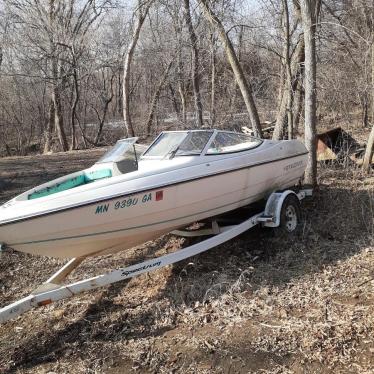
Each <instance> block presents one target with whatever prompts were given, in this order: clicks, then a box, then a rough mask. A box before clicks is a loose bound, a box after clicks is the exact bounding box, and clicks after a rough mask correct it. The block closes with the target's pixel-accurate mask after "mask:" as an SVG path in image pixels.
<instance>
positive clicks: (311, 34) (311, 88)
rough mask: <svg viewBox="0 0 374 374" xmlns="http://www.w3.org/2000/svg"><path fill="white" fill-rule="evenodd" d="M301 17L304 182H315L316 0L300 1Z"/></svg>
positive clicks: (313, 183) (317, 6) (314, 183)
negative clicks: (304, 153)
mask: <svg viewBox="0 0 374 374" xmlns="http://www.w3.org/2000/svg"><path fill="white" fill-rule="evenodd" d="M300 5H301V17H302V22H303V30H304V41H305V146H306V148H307V150H308V152H309V155H308V162H307V167H306V170H305V183H307V184H311V185H312V186H315V185H316V184H317V150H316V146H317V141H316V127H317V125H316V122H317V115H316V112H317V87H316V71H317V62H316V39H315V34H316V19H317V17H316V11H317V8H319V4H318V0H304V1H302V2H301V4H300Z"/></svg>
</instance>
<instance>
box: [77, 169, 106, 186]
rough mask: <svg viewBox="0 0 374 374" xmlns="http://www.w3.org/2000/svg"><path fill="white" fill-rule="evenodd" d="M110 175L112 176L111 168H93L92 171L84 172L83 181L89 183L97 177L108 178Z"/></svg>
mask: <svg viewBox="0 0 374 374" xmlns="http://www.w3.org/2000/svg"><path fill="white" fill-rule="evenodd" d="M111 176H112V170H111V169H101V170H94V171H90V172H89V173H85V175H84V181H85V182H86V183H91V182H93V181H96V180H98V179H104V178H110V177H111Z"/></svg>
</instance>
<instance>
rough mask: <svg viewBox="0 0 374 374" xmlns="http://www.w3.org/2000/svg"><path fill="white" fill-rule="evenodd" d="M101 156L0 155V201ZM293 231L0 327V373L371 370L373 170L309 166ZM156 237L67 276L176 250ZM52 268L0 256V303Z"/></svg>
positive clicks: (54, 265)
mask: <svg viewBox="0 0 374 374" xmlns="http://www.w3.org/2000/svg"><path fill="white" fill-rule="evenodd" d="M101 153H102V151H101V150H96V151H85V152H72V153H68V154H56V155H51V156H37V157H23V158H5V159H0V201H2V202H4V201H6V200H7V199H9V198H11V197H13V196H14V195H15V194H16V193H19V192H21V191H24V190H25V189H27V188H29V187H31V186H33V185H36V184H40V183H41V182H43V181H46V180H49V179H51V178H54V177H57V176H59V175H62V174H66V173H67V172H71V171H74V170H77V169H80V168H82V167H85V166H87V165H89V164H91V163H93V162H94V161H95V160H96V159H97V158H98V157H99V156H100V154H101ZM319 171H320V189H319V191H317V192H316V193H315V195H314V197H313V199H311V200H310V201H307V202H305V203H304V204H303V211H304V212H305V217H304V225H303V230H302V232H301V233H300V235H299V236H298V237H292V238H279V237H277V236H275V235H273V233H272V231H269V230H261V229H253V230H251V231H249V232H247V233H245V234H243V235H241V236H240V237H238V238H236V239H235V240H232V241H230V242H228V243H226V244H224V245H221V246H219V247H217V248H215V249H212V250H210V251H208V252H207V253H205V254H202V255H199V256H196V257H194V258H190V259H188V260H186V261H183V262H181V263H179V264H177V265H174V266H168V267H166V268H163V269H160V270H157V271H155V272H152V273H150V274H148V275H142V276H139V277H136V278H134V279H132V280H130V281H127V282H126V281H124V282H120V283H117V284H114V285H111V286H108V287H104V288H102V289H98V290H94V291H91V292H88V293H85V294H82V295H80V296H77V297H75V298H73V299H69V300H65V301H61V302H58V303H56V304H52V305H50V306H47V307H45V308H41V309H37V310H33V311H30V312H27V313H25V314H24V315H22V316H20V317H19V318H17V319H15V320H12V321H9V322H7V323H5V324H3V325H1V326H0V373H12V372H14V373H112V374H117V373H132V372H136V373H150V372H151V373H330V372H334V373H374V339H373V334H374V293H373V291H374V222H373V216H374V178H373V177H364V176H363V175H361V174H360V172H359V171H358V170H356V169H355V168H339V167H332V166H330V167H327V166H323V167H321V168H320V170H319ZM186 244H187V243H184V242H183V240H182V239H178V238H176V237H173V236H172V235H168V236H165V237H162V238H160V239H159V240H157V241H155V242H151V243H148V244H147V245H143V246H141V247H137V248H135V249H133V250H132V251H131V252H128V253H126V254H125V253H119V254H117V255H114V256H103V257H101V258H94V259H90V260H86V261H85V262H84V263H83V264H82V265H81V267H80V268H79V269H78V270H77V271H76V272H74V273H73V274H72V275H71V276H70V277H69V280H78V279H80V278H82V277H87V276H90V275H94V274H100V273H102V272H105V271H107V270H109V269H113V268H116V267H120V266H123V265H125V264H128V263H132V262H134V261H136V259H143V258H145V257H148V256H150V257H151V256H158V255H161V254H164V253H167V252H171V251H175V250H176V249H178V248H180V247H181V246H185V245H186ZM62 264H63V262H62V261H60V260H55V259H50V258H43V257H32V256H29V255H25V254H21V253H16V252H13V251H6V252H3V253H1V254H0V306H3V305H6V304H8V303H10V302H11V301H14V300H16V299H18V298H20V297H23V296H26V295H27V294H28V293H30V292H31V291H32V290H33V289H34V288H35V287H36V286H37V285H38V284H40V283H41V282H43V281H45V280H46V279H47V278H48V277H49V276H50V275H51V274H52V273H53V272H54V271H56V270H57V269H58V267H60V266H61V265H62Z"/></svg>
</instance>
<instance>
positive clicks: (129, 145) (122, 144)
mask: <svg viewBox="0 0 374 374" xmlns="http://www.w3.org/2000/svg"><path fill="white" fill-rule="evenodd" d="M137 140H138V138H127V139H122V140H118V142H117V143H116V144H115V145H114V146H113V147H112V148H111V149H110V150H109V151H108V152H106V153H105V154H104V156H102V157H101V158H100V159H99V161H97V162H96V163H97V164H103V163H106V162H117V161H120V160H121V159H123V158H126V154H128V153H129V154H133V153H134V144H135V142H136V141H137ZM130 157H131V156H130Z"/></svg>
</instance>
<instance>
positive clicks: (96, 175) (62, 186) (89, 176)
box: [27, 169, 112, 200]
mask: <svg viewBox="0 0 374 374" xmlns="http://www.w3.org/2000/svg"><path fill="white" fill-rule="evenodd" d="M111 176H112V171H111V169H102V170H94V171H90V172H88V173H85V174H81V175H78V176H76V177H74V178H70V179H68V180H65V181H63V182H61V183H58V184H55V185H53V186H50V187H46V188H43V189H42V190H39V191H35V192H33V193H31V194H30V195H28V196H27V199H28V200H33V199H39V198H40V197H44V196H49V195H53V194H55V193H58V192H62V191H67V190H70V189H71V188H74V187H78V186H81V185H83V184H88V183H92V182H95V181H96V180H99V179H104V178H110V177H111Z"/></svg>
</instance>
